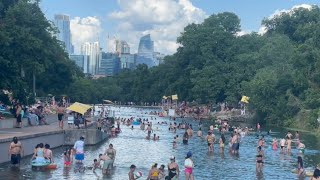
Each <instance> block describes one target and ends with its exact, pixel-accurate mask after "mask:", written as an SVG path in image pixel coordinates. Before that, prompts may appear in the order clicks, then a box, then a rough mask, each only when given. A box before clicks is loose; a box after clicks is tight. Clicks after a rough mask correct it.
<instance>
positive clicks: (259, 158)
mask: <svg viewBox="0 0 320 180" xmlns="http://www.w3.org/2000/svg"><path fill="white" fill-rule="evenodd" d="M256 157H257V159H256V170H257V172H261V170H262V167H263V163H264V162H263V152H262V149H261V146H259V147H258V155H257V156H256Z"/></svg>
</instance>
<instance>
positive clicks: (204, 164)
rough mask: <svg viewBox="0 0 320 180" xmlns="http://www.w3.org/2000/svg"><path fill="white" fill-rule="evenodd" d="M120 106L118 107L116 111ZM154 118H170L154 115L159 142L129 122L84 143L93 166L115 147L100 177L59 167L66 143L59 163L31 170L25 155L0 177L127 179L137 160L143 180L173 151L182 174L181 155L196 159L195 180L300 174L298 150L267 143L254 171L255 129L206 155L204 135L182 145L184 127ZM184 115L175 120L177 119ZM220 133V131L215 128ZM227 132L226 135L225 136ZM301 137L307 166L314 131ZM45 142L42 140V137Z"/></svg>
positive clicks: (314, 146)
mask: <svg viewBox="0 0 320 180" xmlns="http://www.w3.org/2000/svg"><path fill="white" fill-rule="evenodd" d="M119 111H120V112H119ZM142 111H143V112H146V111H149V110H148V109H134V108H126V109H118V110H117V112H116V114H117V116H120V115H121V116H124V117H128V116H129V115H130V116H136V117H137V116H139V117H141V118H148V119H149V120H150V116H148V115H146V114H141V112H142ZM184 120H185V121H187V122H188V123H191V124H193V127H194V130H195V132H196V131H197V130H198V126H197V124H198V123H197V122H194V121H192V120H188V119H184ZM158 121H169V120H168V119H166V118H159V117H157V120H152V122H153V124H154V127H153V128H154V129H157V130H155V132H154V133H156V134H157V136H158V135H159V136H160V140H159V141H152V140H151V141H149V140H146V139H145V136H146V132H144V131H141V130H140V128H139V126H135V127H134V129H133V130H131V129H130V127H127V126H124V125H121V128H122V133H120V134H119V135H118V136H117V137H115V138H110V139H109V140H108V141H105V142H103V143H101V144H100V145H97V146H90V147H86V154H85V156H86V161H85V162H84V165H85V166H91V164H92V162H93V159H95V158H97V157H98V154H99V153H103V152H104V151H105V149H106V148H107V146H108V145H109V143H112V144H113V145H114V148H115V149H116V150H117V156H116V161H115V168H114V169H113V170H112V173H111V175H108V176H102V175H101V171H100V170H97V171H96V173H93V172H92V171H91V170H86V171H85V172H84V173H79V172H76V173H75V172H74V167H72V168H71V169H65V168H63V166H62V164H63V160H62V159H63V156H62V153H63V150H64V149H65V147H62V148H57V149H54V156H55V161H56V162H57V164H58V166H59V167H58V169H56V170H52V171H35V170H32V169H31V167H30V165H29V162H30V161H29V160H30V159H24V160H23V162H22V166H21V169H20V170H16V169H10V168H8V164H3V165H2V166H1V169H0V179H2V178H1V177H5V178H4V179H39V180H43V179H74V180H76V179H77V180H78V179H114V180H126V179H128V175H127V174H128V171H129V166H130V165H131V164H135V165H136V166H137V171H141V172H142V173H143V175H144V177H143V178H141V179H146V175H147V173H148V170H149V169H150V167H151V165H152V164H154V163H158V164H159V165H161V164H164V165H167V164H168V163H169V157H170V156H171V155H174V156H175V157H176V160H177V163H178V164H179V166H180V169H181V178H180V179H184V171H183V170H184V168H183V163H184V157H185V155H186V153H187V152H188V151H190V150H191V151H192V152H193V159H194V163H195V169H194V175H195V179H196V180H207V179H259V180H260V179H261V180H263V179H270V180H271V179H272V180H274V179H279V180H280V179H298V177H297V176H296V175H295V174H293V173H291V170H292V169H293V168H295V167H296V161H297V155H298V151H297V150H296V149H293V150H292V154H291V155H286V154H280V153H279V151H273V150H271V149H268V148H266V150H265V166H264V168H263V171H262V173H258V174H257V173H256V170H255V155H256V145H257V141H258V137H257V136H256V134H255V133H253V134H251V135H248V136H245V137H244V138H242V141H241V144H240V152H239V155H237V156H235V155H231V154H229V152H228V148H226V149H225V152H224V153H222V154H221V153H219V150H218V145H217V144H215V151H214V153H213V154H208V152H207V143H206V141H205V139H204V138H198V137H192V138H191V139H190V140H189V144H188V145H183V144H182V140H181V138H182V135H183V133H184V130H178V131H177V133H173V132H169V131H168V126H166V125H157V122H158ZM181 121H182V120H177V122H181ZM206 127H208V124H206V123H205V124H204V128H203V129H204V131H203V134H206V130H207V128H206ZM273 131H278V132H279V133H276V134H272V135H271V136H266V137H265V139H266V142H267V143H268V145H270V143H271V141H272V138H273V137H277V138H279V137H284V135H285V130H284V129H274V130H273ZM176 134H178V135H179V137H180V141H179V143H178V147H177V148H176V149H173V148H172V141H173V137H174V136H175V135H176ZM215 134H216V136H217V138H219V135H218V133H215ZM229 137H230V135H229V134H227V135H226V138H227V139H229ZM301 139H302V140H303V142H304V143H305V145H306V146H307V149H306V151H305V154H304V156H303V159H304V164H305V167H314V166H315V165H316V164H317V163H320V156H319V154H320V151H319V149H320V147H319V143H318V141H316V138H315V137H314V136H312V135H308V134H304V133H302V134H301ZM44 143H46V142H44Z"/></svg>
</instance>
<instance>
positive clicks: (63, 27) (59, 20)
mask: <svg viewBox="0 0 320 180" xmlns="http://www.w3.org/2000/svg"><path fill="white" fill-rule="evenodd" d="M54 25H55V26H56V27H57V28H58V30H59V32H58V33H57V34H55V36H56V37H57V39H58V40H60V41H62V42H63V43H64V48H65V51H66V52H67V53H69V54H73V51H74V47H73V45H72V43H71V32H70V17H69V16H68V15H64V14H56V15H54Z"/></svg>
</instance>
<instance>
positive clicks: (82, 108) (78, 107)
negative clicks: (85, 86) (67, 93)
mask: <svg viewBox="0 0 320 180" xmlns="http://www.w3.org/2000/svg"><path fill="white" fill-rule="evenodd" d="M90 108H92V106H89V105H86V104H82V103H78V102H75V103H73V104H72V105H71V106H69V107H68V108H67V109H68V110H70V111H74V112H77V113H80V114H84V113H86V112H87V111H88V110H89V109H90Z"/></svg>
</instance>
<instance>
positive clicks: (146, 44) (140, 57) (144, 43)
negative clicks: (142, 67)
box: [136, 34, 155, 67]
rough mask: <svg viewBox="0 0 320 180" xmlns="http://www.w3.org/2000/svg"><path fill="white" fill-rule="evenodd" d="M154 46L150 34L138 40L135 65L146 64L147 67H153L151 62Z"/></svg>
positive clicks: (152, 61) (153, 64)
mask: <svg viewBox="0 0 320 180" xmlns="http://www.w3.org/2000/svg"><path fill="white" fill-rule="evenodd" d="M153 53H154V45H153V41H152V40H151V37H150V34H148V35H145V36H143V37H141V38H140V42H139V48H138V54H137V56H136V64H146V65H147V66H148V67H152V66H155V63H154V60H153Z"/></svg>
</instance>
